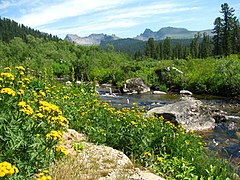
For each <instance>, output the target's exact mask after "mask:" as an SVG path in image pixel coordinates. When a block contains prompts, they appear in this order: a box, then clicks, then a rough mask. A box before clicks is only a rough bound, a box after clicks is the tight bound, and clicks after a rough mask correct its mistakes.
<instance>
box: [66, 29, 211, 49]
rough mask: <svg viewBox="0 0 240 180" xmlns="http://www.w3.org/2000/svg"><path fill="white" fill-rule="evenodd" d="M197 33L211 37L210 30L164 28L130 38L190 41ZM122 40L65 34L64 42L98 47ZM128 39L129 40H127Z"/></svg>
mask: <svg viewBox="0 0 240 180" xmlns="http://www.w3.org/2000/svg"><path fill="white" fill-rule="evenodd" d="M197 33H207V34H208V35H210V36H213V34H212V30H210V29H209V30H202V31H189V30H187V29H185V28H175V27H164V28H161V29H160V30H158V31H156V32H154V31H152V30H151V29H145V31H144V32H143V33H141V34H140V35H137V36H136V37H133V38H130V39H135V40H140V41H147V40H148V39H149V38H154V40H163V39H165V38H166V37H170V38H171V39H192V38H193V37H194V35H195V34H197ZM119 39H122V38H120V37H117V36H116V35H107V34H103V33H102V34H91V35H89V36H87V37H79V36H78V35H76V34H67V36H66V37H65V40H67V41H69V42H74V43H75V44H78V45H100V44H101V43H102V42H110V41H115V40H119ZM128 39H129V38H128Z"/></svg>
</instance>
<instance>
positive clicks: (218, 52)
mask: <svg viewBox="0 0 240 180" xmlns="http://www.w3.org/2000/svg"><path fill="white" fill-rule="evenodd" d="M234 12H235V10H234V9H233V8H230V7H229V6H228V4H227V3H224V4H222V5H221V11H220V13H221V14H222V16H223V17H222V18H221V17H217V18H216V19H215V21H214V28H213V32H212V33H213V34H214V35H213V37H211V36H209V35H207V34H206V33H203V34H200V33H198V34H196V35H195V36H194V38H193V39H192V40H191V43H190V44H183V43H177V44H175V45H173V44H172V40H171V38H169V37H167V38H166V39H164V40H163V41H160V42H159V41H156V42H155V41H154V39H153V38H149V40H148V41H147V42H146V45H145V49H144V53H142V54H140V53H139V52H136V56H135V57H136V58H139V57H142V56H146V57H149V58H153V59H158V60H162V59H194V58H202V59H203V58H207V57H209V56H214V57H220V56H228V55H230V54H238V53H240V23H239V20H238V19H237V17H236V16H235V14H234Z"/></svg>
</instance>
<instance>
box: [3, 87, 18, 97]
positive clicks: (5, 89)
mask: <svg viewBox="0 0 240 180" xmlns="http://www.w3.org/2000/svg"><path fill="white" fill-rule="evenodd" d="M0 93H1V94H8V95H11V96H15V94H16V93H15V91H14V90H12V89H10V88H2V89H1V91H0Z"/></svg>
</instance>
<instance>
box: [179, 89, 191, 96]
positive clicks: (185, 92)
mask: <svg viewBox="0 0 240 180" xmlns="http://www.w3.org/2000/svg"><path fill="white" fill-rule="evenodd" d="M180 94H181V95H189V96H191V95H192V92H190V91H188V90H181V91H180Z"/></svg>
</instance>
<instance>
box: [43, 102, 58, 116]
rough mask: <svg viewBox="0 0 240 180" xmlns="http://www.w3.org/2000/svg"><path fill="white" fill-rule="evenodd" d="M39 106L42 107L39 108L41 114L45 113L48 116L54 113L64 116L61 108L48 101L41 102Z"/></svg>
mask: <svg viewBox="0 0 240 180" xmlns="http://www.w3.org/2000/svg"><path fill="white" fill-rule="evenodd" d="M39 104H40V105H41V106H40V107H39V110H40V111H41V112H45V113H47V114H50V113H54V112H56V113H57V114H58V115H61V114H62V111H61V110H60V109H59V107H58V106H56V105H54V104H51V103H49V102H46V101H39Z"/></svg>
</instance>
